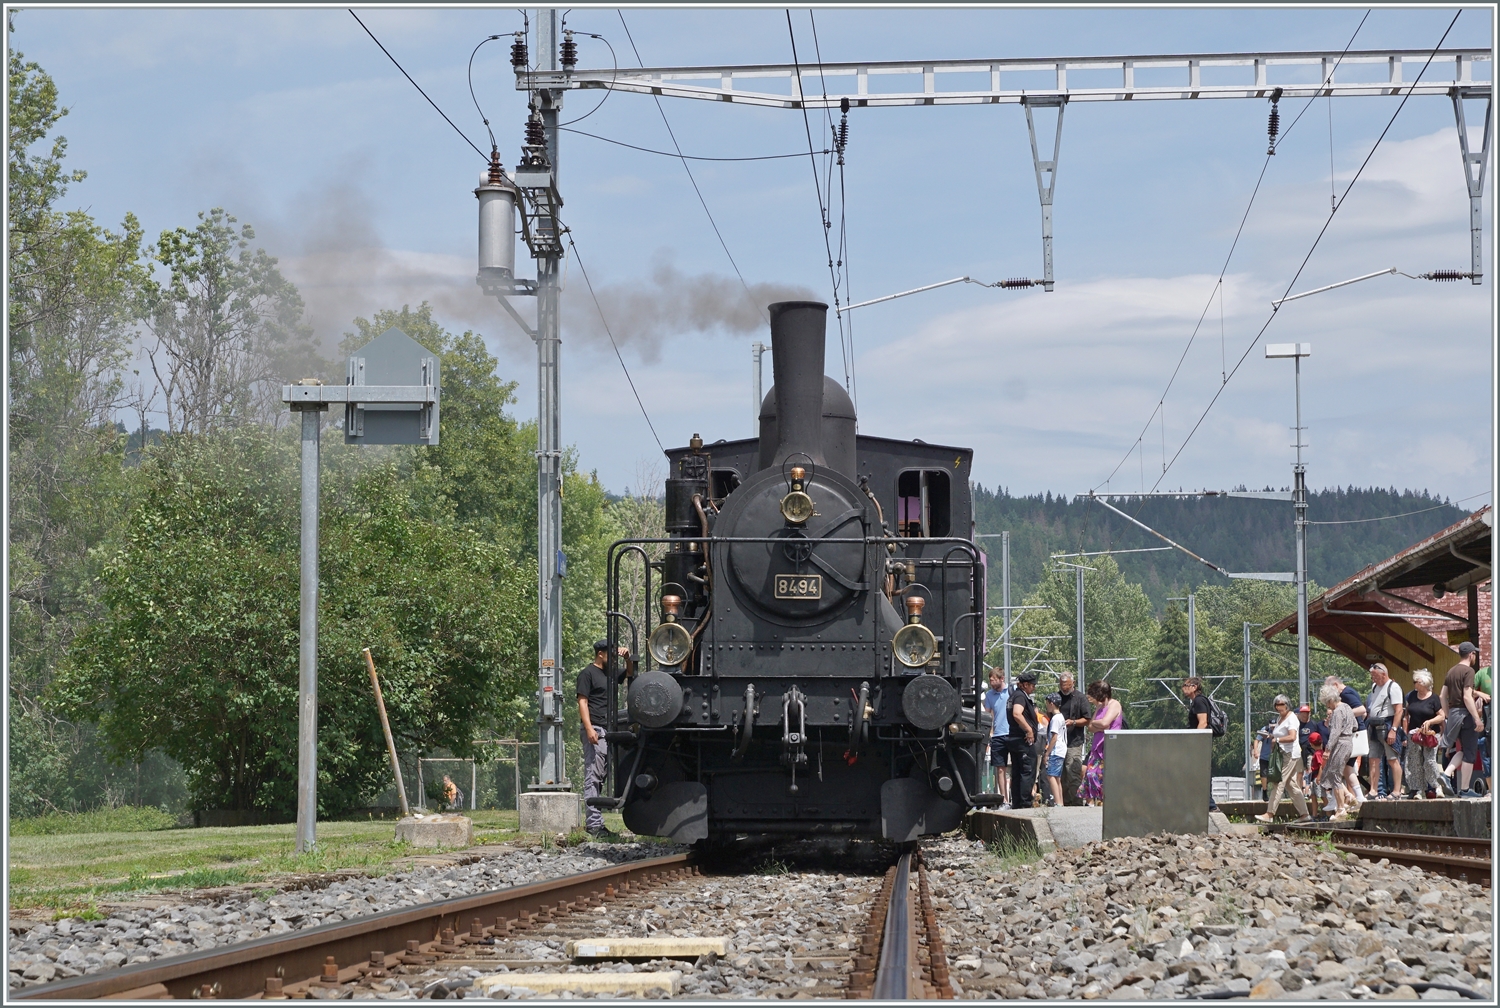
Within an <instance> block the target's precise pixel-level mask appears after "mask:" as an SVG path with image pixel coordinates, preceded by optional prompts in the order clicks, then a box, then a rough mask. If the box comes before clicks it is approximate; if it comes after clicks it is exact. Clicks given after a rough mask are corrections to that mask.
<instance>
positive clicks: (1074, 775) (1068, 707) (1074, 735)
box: [1057, 672, 1094, 805]
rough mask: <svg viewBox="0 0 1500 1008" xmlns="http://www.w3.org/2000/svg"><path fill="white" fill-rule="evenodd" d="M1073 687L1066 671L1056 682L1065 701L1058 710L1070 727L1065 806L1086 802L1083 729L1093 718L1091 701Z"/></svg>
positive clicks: (1065, 767)
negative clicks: (1083, 793)
mask: <svg viewBox="0 0 1500 1008" xmlns="http://www.w3.org/2000/svg"><path fill="white" fill-rule="evenodd" d="M1073 685H1074V684H1073V677H1072V676H1070V675H1068V673H1066V672H1064V673H1063V674H1062V675H1060V676H1059V677H1058V679H1057V693H1058V695H1059V696H1060V697H1061V698H1062V703H1060V704H1058V705H1057V709H1058V713H1060V714H1062V716H1063V723H1064V724H1066V725H1067V726H1068V754H1067V756H1066V757H1064V759H1063V775H1062V790H1063V804H1064V805H1082V804H1083V799H1082V798H1079V797H1078V787H1079V785H1080V784H1082V783H1083V738H1084V729H1085V727H1087V725H1088V723H1089V721H1091V720H1092V719H1093V716H1094V712H1093V709H1092V708H1091V707H1090V706H1089V702H1088V699H1087V698H1086V697H1084V695H1083V694H1082V693H1081V692H1079V691H1077V690H1075V689H1074V688H1073Z"/></svg>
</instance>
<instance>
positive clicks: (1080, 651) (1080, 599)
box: [1073, 567, 1088, 689]
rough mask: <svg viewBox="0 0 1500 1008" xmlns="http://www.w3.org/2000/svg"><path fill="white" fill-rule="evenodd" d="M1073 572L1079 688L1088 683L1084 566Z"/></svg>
mask: <svg viewBox="0 0 1500 1008" xmlns="http://www.w3.org/2000/svg"><path fill="white" fill-rule="evenodd" d="M1073 573H1074V574H1076V575H1078V599H1077V607H1078V627H1077V630H1076V631H1075V632H1076V633H1077V640H1078V688H1079V689H1083V688H1084V687H1085V686H1087V685H1088V683H1087V681H1086V680H1085V679H1084V677H1083V669H1084V665H1083V568H1082V567H1078V568H1075V569H1074V571H1073Z"/></svg>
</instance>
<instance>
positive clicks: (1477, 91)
mask: <svg viewBox="0 0 1500 1008" xmlns="http://www.w3.org/2000/svg"><path fill="white" fill-rule="evenodd" d="M1448 95H1449V97H1451V98H1452V99H1453V118H1454V121H1455V122H1456V123H1457V124H1458V149H1459V153H1461V154H1462V155H1463V159H1464V181H1465V182H1467V183H1468V184H1469V238H1470V256H1471V260H1472V265H1471V266H1470V273H1471V277H1470V280H1471V282H1472V283H1474V284H1476V285H1477V284H1479V283H1480V282H1481V279H1482V278H1481V270H1483V268H1484V256H1483V250H1484V210H1483V207H1482V204H1483V203H1484V172H1485V168H1486V167H1487V165H1488V162H1489V158H1490V113H1491V111H1492V108H1491V98H1490V89H1489V88H1488V87H1484V88H1458V87H1456V88H1453V89H1451V90H1450V91H1449V92H1448ZM1466 98H1483V99H1484V143H1483V146H1482V147H1481V148H1480V149H1479V150H1478V151H1473V150H1470V149H1469V127H1468V123H1467V122H1465V120H1464V99H1466Z"/></svg>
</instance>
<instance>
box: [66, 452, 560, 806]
mask: <svg viewBox="0 0 1500 1008" xmlns="http://www.w3.org/2000/svg"><path fill="white" fill-rule="evenodd" d="M330 470H331V474H330V488H329V492H328V494H327V496H326V498H325V502H324V507H323V524H322V528H321V531H322V545H321V555H322V571H323V583H322V595H321V599H320V607H319V621H320V628H319V694H318V701H319V703H318V706H319V777H320V783H319V806H320V810H321V812H322V813H323V814H332V813H336V812H338V811H340V810H343V809H348V808H351V807H356V806H358V805H361V804H363V803H365V802H366V801H367V800H368V799H369V798H370V796H372V795H373V794H374V793H377V792H378V791H379V790H380V789H381V788H382V787H383V785H384V781H385V776H386V767H385V763H384V760H385V755H384V747H383V744H382V739H381V735H380V729H379V726H378V720H377V718H376V715H375V710H374V705H373V703H372V702H371V699H370V695H369V681H368V678H367V676H366V673H365V671H364V667H363V664H362V660H361V657H360V650H361V649H362V648H364V647H370V648H371V649H372V650H373V652H374V653H375V654H376V655H377V656H378V659H379V662H380V668H381V674H382V680H383V681H384V683H386V684H387V685H386V697H387V702H388V704H389V706H390V716H391V724H392V728H393V730H394V731H395V732H396V733H397V734H398V735H399V736H400V738H401V744H402V745H403V746H406V747H408V748H412V747H416V748H427V749H430V748H434V747H443V748H446V749H447V750H450V751H452V752H454V753H457V754H459V755H467V754H468V752H469V749H470V743H471V741H472V740H473V739H474V738H475V726H476V725H477V724H479V723H481V722H482V721H483V719H484V717H485V715H486V712H487V707H488V704H489V701H490V700H491V699H492V698H493V697H494V696H496V695H501V696H503V695H507V694H509V693H512V692H514V691H515V690H516V689H518V688H520V687H521V685H522V684H523V683H524V681H525V680H526V679H527V678H528V675H527V672H528V671H529V663H528V662H527V661H526V659H525V655H526V653H527V651H528V649H529V648H530V647H531V646H532V645H531V644H530V642H531V641H532V640H533V639H534V633H535V625H534V622H532V621H531V620H530V619H529V618H528V615H529V610H528V607H527V606H526V605H525V604H524V598H525V593H526V585H527V584H528V583H529V582H530V580H531V578H532V576H534V571H532V570H530V569H528V568H526V567H524V566H517V565H516V564H515V563H514V562H512V561H511V559H510V558H509V557H508V556H506V555H505V554H504V552H503V551H502V550H500V549H498V548H496V547H495V546H494V545H493V544H490V543H487V542H484V541H483V540H481V539H480V538H479V537H477V536H475V535H474V534H473V533H472V532H471V531H468V530H466V529H463V528H460V527H457V526H455V525H454V524H452V523H451V522H448V523H445V522H439V521H434V520H432V518H431V517H430V516H429V515H425V514H422V513H420V512H421V508H420V507H419V506H418V504H417V503H416V498H417V497H418V496H419V494H417V493H414V492H413V487H412V485H411V484H412V479H411V477H410V476H409V475H406V474H404V473H402V471H401V467H400V466H398V465H396V464H394V463H392V462H386V463H376V464H374V465H371V466H368V467H366V468H364V469H363V470H362V471H361V470H359V469H358V468H357V467H353V466H339V465H337V464H335V465H333V466H330ZM140 478H141V481H142V488H141V493H140V499H139V504H138V505H137V506H136V508H135V509H134V511H133V512H132V514H131V518H130V523H129V531H128V534H127V535H126V537H125V541H124V545H123V547H122V548H121V549H120V550H119V551H117V552H116V553H114V554H113V555H112V556H111V557H110V558H109V560H108V563H107V564H106V566H105V570H104V574H103V583H104V601H105V603H106V605H107V606H108V610H109V612H108V616H107V618H105V619H103V620H101V621H100V622H99V623H97V624H96V625H94V626H93V627H91V628H90V629H89V630H88V631H86V632H85V633H84V634H82V635H81V636H80V637H79V638H78V639H77V640H76V641H75V644H74V647H73V648H72V649H71V650H70V654H69V660H68V662H67V664H66V665H65V667H64V669H63V671H62V674H61V676H60V678H59V682H58V695H59V698H60V700H61V701H62V702H63V704H64V705H65V707H66V709H67V710H68V711H69V712H70V713H71V714H73V715H74V716H77V717H91V718H94V719H96V720H97V721H98V723H99V725H100V729H101V731H102V733H103V735H104V737H105V738H106V739H107V740H108V742H109V745H110V748H111V751H112V752H114V753H115V754H117V755H118V756H120V757H122V758H125V759H139V758H140V754H141V753H143V752H144V751H145V750H146V749H148V748H149V747H151V746H152V745H155V744H158V743H159V742H160V741H161V740H166V741H165V749H166V751H167V753H168V754H169V755H171V756H172V757H173V758H174V759H176V760H178V761H179V762H180V763H181V764H182V765H183V766H184V767H185V768H186V770H187V774H188V784H189V787H190V789H191V792H192V796H193V802H194V805H195V807H198V808H214V807H227V808H259V809H267V810H271V811H274V812H277V813H281V814H287V813H289V812H290V811H291V810H292V809H293V808H294V806H295V797H296V795H295V781H296V731H297V728H296V726H297V717H296V704H297V653H298V647H297V641H298V636H297V629H298V620H297V613H298V582H297V568H298V527H299V518H298V507H297V501H298V493H297V485H298V484H297V454H296V442H295V440H294V438H293V437H292V436H291V435H290V434H289V433H288V432H282V433H280V434H277V433H274V432H269V431H266V430H264V429H260V428H255V427H250V428H242V429H239V430H234V431H226V432H220V433H216V434H210V435H206V436H194V435H179V436H175V437H172V438H169V439H168V440H167V441H166V442H165V443H164V444H163V445H162V446H161V447H159V448H155V449H151V450H148V452H147V457H146V461H145V462H144V463H143V464H142V466H141V473H140Z"/></svg>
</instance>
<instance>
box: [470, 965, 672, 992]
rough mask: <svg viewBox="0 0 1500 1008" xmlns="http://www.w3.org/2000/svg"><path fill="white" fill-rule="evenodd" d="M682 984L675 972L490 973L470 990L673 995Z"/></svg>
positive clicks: (477, 979) (479, 978) (477, 980)
mask: <svg viewBox="0 0 1500 1008" xmlns="http://www.w3.org/2000/svg"><path fill="white" fill-rule="evenodd" d="M681 983H682V973H681V972H679V971H678V970H662V971H659V972H656V973H491V974H490V975H489V976H482V977H477V978H476V979H475V980H474V986H475V987H476V988H478V989H479V990H481V991H483V992H484V993H486V994H489V995H495V994H503V993H505V992H507V991H512V990H529V991H534V992H536V993H537V994H554V993H556V992H558V991H572V992H573V993H575V994H646V993H651V992H655V991H662V992H663V993H666V994H669V995H673V994H676V993H677V988H678V986H679V985H680V984H681Z"/></svg>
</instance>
